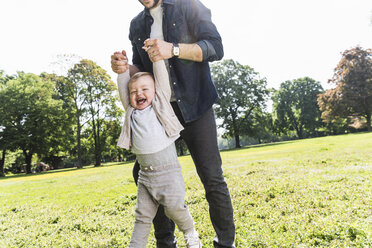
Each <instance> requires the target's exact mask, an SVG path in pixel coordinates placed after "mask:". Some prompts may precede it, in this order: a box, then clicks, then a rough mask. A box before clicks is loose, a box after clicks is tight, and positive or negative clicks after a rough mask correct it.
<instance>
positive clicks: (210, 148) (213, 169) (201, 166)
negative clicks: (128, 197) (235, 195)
mask: <svg viewBox="0 0 372 248" xmlns="http://www.w3.org/2000/svg"><path fill="white" fill-rule="evenodd" d="M172 107H173V109H174V111H175V113H176V115H177V117H178V119H179V120H180V121H181V124H182V125H183V126H184V128H185V129H184V130H183V131H182V132H181V137H182V138H183V139H184V141H185V143H186V145H187V147H188V149H189V151H190V154H191V156H192V158H193V160H194V163H195V166H196V170H197V172H198V175H199V177H200V179H201V181H202V183H203V185H204V189H205V192H206V198H207V201H208V203H209V214H210V217H211V221H212V225H213V227H214V230H215V231H216V237H215V239H214V242H213V243H214V247H216V248H223V247H235V246H234V238H235V225H234V219H233V209H232V204H231V198H230V193H229V190H228V188H227V184H226V182H225V179H224V177H223V175H222V168H221V165H222V162H221V157H220V152H219V150H218V145H217V129H216V120H215V117H214V111H213V109H212V108H211V109H210V110H208V111H207V112H206V113H205V114H204V115H203V116H202V117H201V118H200V119H198V120H196V121H193V122H189V123H185V122H184V121H183V119H182V115H181V112H180V110H179V108H178V106H177V104H175V103H172ZM138 171H139V164H138V163H135V165H134V168H133V176H134V179H135V181H136V182H137V179H138ZM153 224H154V227H155V237H156V240H157V247H158V248H171V247H172V248H174V247H176V243H175V237H174V234H173V233H174V229H175V225H174V223H173V222H172V221H171V220H169V219H168V218H167V217H166V216H165V214H164V209H163V207H161V206H160V207H159V209H158V212H157V214H156V216H155V219H154V221H153Z"/></svg>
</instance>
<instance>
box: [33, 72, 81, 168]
mask: <svg viewBox="0 0 372 248" xmlns="http://www.w3.org/2000/svg"><path fill="white" fill-rule="evenodd" d="M40 76H41V78H42V79H43V80H50V81H52V82H54V83H55V89H54V91H55V93H56V95H55V96H54V98H55V99H57V100H61V101H62V102H63V104H62V111H61V112H60V113H59V114H60V115H61V116H63V118H62V120H61V122H60V123H59V126H60V127H61V128H60V130H61V134H62V135H60V136H58V137H54V139H52V140H51V142H52V143H51V146H50V149H49V150H48V151H46V153H45V154H42V155H43V161H45V162H47V163H49V164H52V165H53V166H54V167H55V168H56V166H59V164H60V163H61V160H62V158H63V157H68V156H70V155H72V153H73V147H74V146H75V136H74V130H75V128H76V125H75V124H76V121H75V113H74V102H73V98H72V97H71V95H70V94H69V81H68V79H67V78H66V77H65V76H58V75H56V74H47V73H42V74H41V75H40Z"/></svg>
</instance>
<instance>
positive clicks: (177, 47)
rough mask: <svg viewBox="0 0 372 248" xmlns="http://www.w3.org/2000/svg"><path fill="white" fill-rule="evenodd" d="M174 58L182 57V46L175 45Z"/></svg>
mask: <svg viewBox="0 0 372 248" xmlns="http://www.w3.org/2000/svg"><path fill="white" fill-rule="evenodd" d="M173 56H176V57H178V56H180V46H179V45H178V43H173Z"/></svg>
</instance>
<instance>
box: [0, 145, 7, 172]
mask: <svg viewBox="0 0 372 248" xmlns="http://www.w3.org/2000/svg"><path fill="white" fill-rule="evenodd" d="M5 154H6V150H5V149H4V150H3V155H2V156H1V159H0V177H5V173H4V164H5Z"/></svg>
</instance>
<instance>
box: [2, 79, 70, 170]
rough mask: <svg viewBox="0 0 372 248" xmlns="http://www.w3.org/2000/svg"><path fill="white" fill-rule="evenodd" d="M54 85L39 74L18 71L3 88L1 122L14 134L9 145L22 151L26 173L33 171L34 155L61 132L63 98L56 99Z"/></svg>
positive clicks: (48, 145)
mask: <svg viewBox="0 0 372 248" xmlns="http://www.w3.org/2000/svg"><path fill="white" fill-rule="evenodd" d="M54 86H55V85H54V83H53V82H52V81H49V80H42V79H41V78H40V77H39V76H37V75H34V74H26V73H23V72H18V75H17V77H16V78H15V79H12V80H9V81H7V82H6V84H5V87H3V89H2V90H1V91H0V116H1V121H0V122H1V124H2V126H3V127H4V128H5V131H6V133H7V135H9V137H12V138H11V139H8V140H7V143H6V145H7V147H10V148H12V149H14V148H15V147H17V148H19V149H21V150H22V151H23V154H24V156H25V162H26V173H31V160H32V156H33V155H34V154H35V153H38V154H43V153H45V151H47V150H49V148H50V146H51V140H52V139H53V138H54V137H57V136H59V135H61V129H60V126H59V125H58V124H59V123H60V122H61V121H62V119H63V116H61V115H59V113H61V112H62V102H61V101H59V100H56V99H55V92H54Z"/></svg>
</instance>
